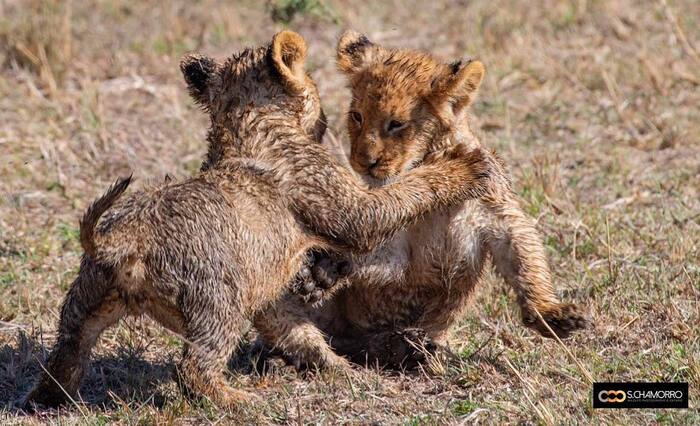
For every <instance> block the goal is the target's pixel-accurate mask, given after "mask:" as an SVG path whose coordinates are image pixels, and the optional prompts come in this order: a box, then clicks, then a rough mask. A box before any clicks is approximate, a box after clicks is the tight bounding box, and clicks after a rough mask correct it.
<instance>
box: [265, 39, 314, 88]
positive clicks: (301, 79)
mask: <svg viewBox="0 0 700 426" xmlns="http://www.w3.org/2000/svg"><path fill="white" fill-rule="evenodd" d="M306 50H307V48H306V41H304V38H303V37H302V36H300V35H299V34H297V33H295V32H294V31H280V32H279V33H277V34H275V36H274V37H273V38H272V45H271V46H270V59H271V60H272V65H273V67H274V68H275V70H276V71H277V72H278V73H279V75H280V76H281V78H282V83H283V84H284V86H285V87H286V88H287V90H289V91H290V92H292V93H293V94H298V93H301V92H302V91H303V90H304V89H305V88H306V86H307V82H306V71H305V69H304V65H305V62H306Z"/></svg>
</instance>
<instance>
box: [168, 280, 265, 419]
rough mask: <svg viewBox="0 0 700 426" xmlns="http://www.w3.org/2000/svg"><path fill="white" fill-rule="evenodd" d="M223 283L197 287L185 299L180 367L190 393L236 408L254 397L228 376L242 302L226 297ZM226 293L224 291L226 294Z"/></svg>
mask: <svg viewBox="0 0 700 426" xmlns="http://www.w3.org/2000/svg"><path fill="white" fill-rule="evenodd" d="M221 288H222V286H220V285H212V286H208V287H202V289H201V290H197V289H194V290H193V291H191V292H189V294H186V295H185V297H184V298H183V306H182V310H183V314H184V318H185V324H184V327H185V330H184V336H183V337H184V339H185V348H184V351H183V354H182V361H181V362H180V365H179V367H178V373H179V379H180V384H181V385H182V386H183V388H184V391H185V392H186V393H187V394H189V395H190V396H205V397H207V398H209V399H210V400H211V401H212V402H214V403H215V404H216V405H219V406H222V407H227V408H232V407H235V406H236V405H237V404H238V403H241V402H245V401H248V400H250V399H252V398H254V395H253V394H250V393H248V392H245V391H242V390H238V389H234V388H233V387H231V385H229V384H228V381H227V380H226V377H225V375H224V370H225V368H226V363H227V361H228V359H229V358H230V357H231V355H232V353H233V351H234V350H235V349H236V346H237V344H238V342H239V340H240V337H241V328H242V325H243V320H244V318H243V316H242V314H241V312H240V311H239V310H238V309H237V307H238V306H240V304H239V303H236V302H235V301H233V297H232V298H227V297H226V289H223V290H219V289H221ZM222 293H223V294H222Z"/></svg>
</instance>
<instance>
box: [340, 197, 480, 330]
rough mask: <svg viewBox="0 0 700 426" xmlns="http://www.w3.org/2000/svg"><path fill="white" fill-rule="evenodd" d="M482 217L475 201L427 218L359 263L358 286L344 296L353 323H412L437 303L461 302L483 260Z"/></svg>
mask: <svg viewBox="0 0 700 426" xmlns="http://www.w3.org/2000/svg"><path fill="white" fill-rule="evenodd" d="M481 216H482V212H481V210H480V208H479V207H478V205H477V204H476V203H474V202H468V203H465V204H464V205H463V206H461V207H459V208H455V209H452V210H450V211H447V212H442V213H436V214H433V215H430V216H427V217H426V218H425V219H424V220H423V221H421V222H420V223H419V224H417V225H414V226H413V227H412V228H410V229H408V230H406V231H403V232H402V233H400V234H399V235H397V237H396V238H394V239H393V240H392V241H390V242H389V243H387V244H385V245H384V246H382V247H381V248H380V249H378V250H375V251H374V252H372V254H370V255H366V256H363V257H362V258H358V259H356V260H355V261H356V273H355V274H354V276H353V283H352V286H351V287H350V288H349V289H348V291H347V292H346V293H345V295H344V296H345V308H346V313H347V317H348V319H349V320H350V322H351V323H352V324H354V325H355V326H356V327H358V328H361V329H372V328H378V327H387V326H392V325H399V324H402V325H411V324H414V323H415V322H417V321H418V320H419V319H421V317H422V316H423V315H424V314H426V313H427V311H431V310H432V309H433V307H434V306H435V304H436V302H437V303H441V302H443V301H444V302H445V303H448V302H449V304H453V303H454V302H455V300H462V299H463V297H462V296H463V295H464V294H466V293H468V292H469V291H470V289H469V288H471V287H472V286H473V284H474V282H475V281H476V279H478V277H479V275H480V272H481V269H482V265H483V261H484V256H485V251H484V249H483V224H482V223H481V222H482V220H481ZM467 287H469V288H467ZM448 299H454V300H448Z"/></svg>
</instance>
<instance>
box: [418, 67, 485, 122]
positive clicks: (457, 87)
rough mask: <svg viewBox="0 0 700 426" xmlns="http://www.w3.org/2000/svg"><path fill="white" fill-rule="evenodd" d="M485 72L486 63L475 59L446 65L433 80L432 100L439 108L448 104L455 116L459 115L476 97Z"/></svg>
mask: <svg viewBox="0 0 700 426" xmlns="http://www.w3.org/2000/svg"><path fill="white" fill-rule="evenodd" d="M485 73H486V69H485V68H484V64H482V63H481V62H479V61H475V60H465V61H457V62H453V63H452V64H450V65H446V66H445V71H444V72H443V73H441V74H440V75H439V76H438V77H437V78H435V80H433V83H432V94H431V95H430V100H431V102H433V104H434V105H435V106H436V107H437V108H438V109H444V107H445V106H448V107H449V109H450V110H451V111H450V112H451V113H452V114H453V115H454V116H457V115H459V113H460V112H461V111H462V110H464V109H465V108H466V107H468V106H469V105H470V104H471V103H472V101H473V100H474V99H475V98H476V93H477V90H478V89H479V86H480V85H481V81H482V80H483V79H484V74H485ZM446 112H447V111H446Z"/></svg>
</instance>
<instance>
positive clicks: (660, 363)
mask: <svg viewBox="0 0 700 426" xmlns="http://www.w3.org/2000/svg"><path fill="white" fill-rule="evenodd" d="M535 3H536V4H537V5H538V6H539V7H535V6H534V4H535ZM155 4H156V3H153V2H138V3H137V2H133V3H132V2H110V1H105V0H102V1H85V2H77V1H76V2H72V3H71V2H67V1H41V2H39V1H17V0H7V1H3V2H0V66H1V68H2V71H1V72H0V117H2V119H1V120H0V158H1V159H2V160H1V161H0V173H1V175H0V176H2V184H1V186H0V190H1V193H2V197H1V198H0V321H2V322H0V403H3V404H5V409H4V411H2V412H0V416H1V417H2V421H3V423H8V422H9V423H17V424H19V423H39V422H50V423H59V422H60V423H63V424H64V423H82V422H89V423H111V422H117V423H129V424H131V423H154V422H157V423H210V422H211V423H215V422H217V421H218V422H221V423H231V422H246V423H295V424H301V423H327V424H334V423H342V422H350V423H371V422H379V423H403V424H433V423H461V422H464V423H471V422H477V423H489V424H490V423H543V424H551V423H604V424H608V423H610V424H628V423H671V424H682V423H686V424H691V423H695V424H697V423H700V406H699V405H698V400H699V399H700V386H699V385H698V384H699V383H700V332H699V331H698V330H700V327H699V326H698V324H700V265H698V259H700V108H699V105H700V87H698V86H699V85H700V72H699V71H698V70H699V69H700V63H699V59H698V50H699V49H700V2H697V1H696V0H668V1H665V0H660V1H633V0H607V1H602V0H589V1H586V0H578V1H571V2H568V1H554V0H542V1H540V2H534V3H533V2H527V1H524V0H522V1H516V0H489V1H486V0H484V1H481V0H478V1H472V2H463V1H447V0H440V1H433V2H416V3H415V4H412V5H409V4H407V3H406V2H398V1H391V2H385V3H378V2H373V1H364V0H363V1H352V2H350V1H346V0H328V1H320V0H319V1H300V0H293V1H292V0H285V1H273V2H271V3H268V5H267V6H261V5H257V4H256V3H255V2H248V1H242V2H238V3H236V4H230V3H229V2H223V1H214V0H205V1H202V2H200V3H197V4H196V5H192V3H191V2H186V1H181V0H177V1H173V2H170V4H169V6H168V7H165V8H157V7H155V6H154V5H155ZM319 5H320V6H319ZM290 11H291V12H292V13H290ZM294 12H298V13H294ZM273 15H274V16H275V17H276V18H277V19H278V21H280V20H282V19H283V20H288V21H289V24H288V25H289V26H290V27H291V28H293V29H296V30H298V31H300V32H301V33H302V34H303V35H304V36H305V37H306V38H307V39H308V41H309V43H310V46H311V69H312V71H313V76H314V78H315V79H316V80H317V81H318V82H319V85H320V88H321V91H322V96H323V99H324V102H325V107H326V110H327V112H328V113H329V117H330V122H331V123H332V125H333V126H332V127H333V128H335V129H336V130H335V133H336V134H339V135H341V137H344V136H342V134H343V130H342V129H343V128H344V127H343V125H342V111H343V109H344V108H345V106H346V104H347V101H348V92H347V90H346V89H345V88H344V83H343V79H342V77H341V76H340V75H339V73H337V72H336V71H335V69H334V64H333V61H332V56H333V47H334V41H335V37H336V36H337V34H338V33H339V32H340V30H341V29H342V28H346V27H352V28H356V29H358V30H361V31H365V32H367V33H368V34H369V36H370V38H372V39H374V40H376V41H380V42H383V43H386V44H390V45H395V46H410V47H414V48H424V49H427V50H430V51H433V52H435V53H437V54H440V55H442V56H443V57H445V58H448V59H451V58H456V57H460V56H474V57H479V58H480V59H482V60H483V62H484V63H485V64H486V65H487V68H488V74H487V78H486V82H485V86H484V89H483V91H482V92H481V98H480V100H479V101H478V102H477V103H476V105H475V120H476V128H477V129H480V130H479V131H480V134H481V137H482V138H483V141H484V142H485V143H486V144H487V145H488V146H491V147H493V148H496V149H497V150H499V151H500V152H501V153H502V154H503V156H504V157H505V158H506V159H507V160H508V162H509V163H510V164H511V165H512V167H513V173H514V176H515V178H516V182H517V186H518V188H519V190H520V191H521V194H522V196H523V198H524V200H525V204H526V208H527V210H528V211H529V212H530V213H531V214H532V215H533V216H535V217H537V218H538V220H539V226H540V228H541V229H542V231H543V233H544V234H545V235H546V245H547V247H548V251H549V255H550V257H551V264H552V267H553V269H554V272H555V274H556V277H557V282H558V286H559V288H560V290H561V292H562V294H563V296H564V297H565V298H567V299H570V300H574V301H577V302H579V303H582V304H585V305H586V306H588V307H589V309H590V313H591V315H592V317H593V318H594V322H595V328H594V329H592V330H589V331H588V332H587V333H584V334H582V335H579V336H577V337H575V338H573V339H571V340H568V341H566V342H565V344H566V345H567V347H568V349H569V350H570V353H571V355H569V354H567V352H566V351H565V350H563V348H562V347H561V346H559V345H558V344H557V342H554V341H550V340H543V339H542V338H540V337H538V336H535V335H533V334H532V333H531V332H529V331H527V330H525V329H524V328H523V327H521V326H520V325H519V324H518V321H517V318H518V315H517V312H516V309H515V307H514V303H513V299H514V298H513V295H512V294H509V292H508V291H507V290H506V289H505V287H504V285H503V284H502V283H501V282H499V281H498V280H495V279H492V278H490V279H489V280H488V281H487V283H485V285H484V286H483V287H482V288H481V290H480V292H479V296H478V299H477V301H476V303H475V304H474V306H473V308H472V309H471V310H470V311H468V312H467V313H465V316H464V320H463V321H462V322H461V323H460V326H459V327H458V328H457V329H456V330H455V333H454V338H453V340H452V345H453V349H454V352H455V353H456V354H457V357H456V358H454V359H450V360H449V362H448V361H444V360H442V361H439V362H438V363H437V364H436V365H433V366H432V367H433V368H431V371H430V372H428V371H426V372H422V371H421V372H418V373H411V374H391V373H388V372H378V371H372V370H359V371H358V373H357V374H356V375H353V376H351V377H345V376H337V375H332V374H327V375H314V374H309V375H301V374H297V373H296V372H294V371H293V370H292V369H291V368H290V367H284V366H281V365H277V366H274V367H273V368H272V369H271V370H270V371H268V372H267V374H265V375H263V376H260V375H257V374H254V373H251V372H250V371H249V370H250V369H249V368H248V367H247V366H248V365H249V364H250V362H249V361H247V360H246V359H247V357H246V354H245V351H243V353H242V354H241V355H240V356H239V357H238V358H237V360H236V362H234V363H232V372H233V374H232V378H231V379H232V380H234V381H236V382H239V383H240V384H241V385H242V386H245V387H248V388H251V389H253V390H254V391H255V392H258V393H260V394H261V395H263V396H264V398H265V403H263V404H259V405H256V406H247V407H243V408H242V409H241V411H240V412H238V413H226V412H223V411H219V410H218V409H216V408H215V407H212V406H211V405H208V404H206V403H201V404H194V403H189V402H187V401H185V400H183V399H182V397H181V396H180V395H179V393H178V392H177V390H176V388H175V385H174V384H173V381H172V379H171V374H172V365H173V360H174V359H175V360H176V359H177V356H178V350H179V347H180V343H179V342H178V340H177V339H176V338H173V337H172V336H169V335H168V334H167V333H165V332H163V331H162V330H161V329H160V328H159V327H156V326H154V325H153V324H152V323H150V322H148V321H146V320H129V321H126V322H123V323H122V324H121V325H120V326H119V327H116V328H114V329H113V330H110V331H109V332H108V333H106V335H105V336H104V338H103V339H102V341H101V343H100V345H99V346H98V348H97V350H96V354H95V356H94V362H93V363H92V365H91V368H90V373H89V375H88V378H87V380H86V383H85V385H84V386H83V388H82V398H83V401H84V403H83V402H81V403H80V405H79V406H78V407H69V408H66V409H62V410H61V411H59V412H48V413H43V414H41V415H39V416H36V417H29V416H24V415H22V414H21V413H19V412H17V411H13V409H12V408H11V407H12V403H13V401H15V400H16V399H17V398H19V397H20V396H21V395H22V394H23V393H24V392H25V391H26V390H27V389H28V387H29V386H30V384H31V381H32V377H33V376H34V374H36V373H37V372H38V371H39V369H40V367H39V364H38V361H41V360H43V359H44V357H45V356H46V350H47V348H48V347H49V346H50V344H51V343H52V340H53V338H54V327H55V325H56V318H57V308H58V306H59V303H60V301H61V297H62V295H63V293H64V292H65V290H66V288H67V286H68V285H69V283H70V281H71V279H72V277H73V276H74V274H75V271H76V268H77V266H78V263H79V256H80V246H79V243H78V242H77V239H76V233H77V222H78V217H79V215H80V214H81V212H82V211H83V209H84V208H85V207H86V206H87V205H88V203H89V202H90V201H91V200H92V199H93V198H94V197H95V196H96V195H97V194H100V193H101V192H102V191H103V190H104V188H106V187H107V185H108V183H110V182H112V181H113V180H114V179H115V177H116V176H119V175H124V174H126V173H128V172H130V171H132V170H133V171H134V173H135V176H136V177H137V178H138V179H139V180H140V181H141V182H142V183H143V182H146V181H149V180H159V179H162V177H163V176H164V174H165V173H172V174H174V175H176V176H178V175H179V176H185V175H188V174H190V173H192V171H193V170H195V169H196V168H197V166H198V163H199V161H200V158H201V156H202V153H203V149H204V134H205V128H206V120H205V117H204V116H203V114H201V113H200V112H199V111H197V110H196V108H194V107H193V105H192V102H191V101H189V100H188V99H187V96H186V93H185V90H184V87H183V83H182V81H181V77H180V75H179V72H178V67H177V62H178V59H179V58H180V56H181V54H182V53H183V52H185V51H187V50H199V51H204V52H207V53H209V54H213V55H218V56H225V55H228V54H230V53H231V52H233V51H236V50H237V49H239V48H241V47H242V46H244V45H250V44H259V43H263V42H266V41H267V40H269V38H270V36H271V35H272V34H273V33H274V32H275V31H277V30H279V29H281V28H282V27H283V24H282V23H280V22H276V21H274V20H273V18H272V16H273ZM576 360H578V363H580V365H581V366H580V367H579V365H578V363H577V362H576ZM426 368H427V367H426ZM583 371H587V372H588V373H590V375H591V376H592V377H593V378H594V379H595V380H600V381H603V380H642V381H656V380H669V381H688V382H690V390H691V391H690V392H691V393H690V401H691V402H690V404H691V409H690V410H687V411H684V410H681V411H671V410H666V411H664V410H629V411H614V412H613V411H593V410H592V408H591V400H590V393H591V388H590V386H589V384H588V383H587V379H586V373H583ZM239 372H242V373H246V374H238V373H239ZM83 404H84V405H83Z"/></svg>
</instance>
